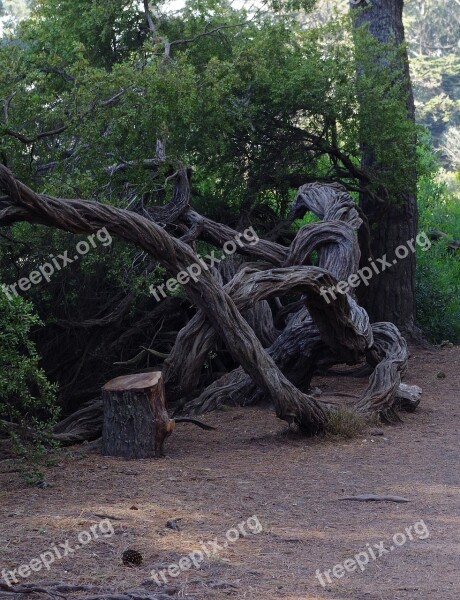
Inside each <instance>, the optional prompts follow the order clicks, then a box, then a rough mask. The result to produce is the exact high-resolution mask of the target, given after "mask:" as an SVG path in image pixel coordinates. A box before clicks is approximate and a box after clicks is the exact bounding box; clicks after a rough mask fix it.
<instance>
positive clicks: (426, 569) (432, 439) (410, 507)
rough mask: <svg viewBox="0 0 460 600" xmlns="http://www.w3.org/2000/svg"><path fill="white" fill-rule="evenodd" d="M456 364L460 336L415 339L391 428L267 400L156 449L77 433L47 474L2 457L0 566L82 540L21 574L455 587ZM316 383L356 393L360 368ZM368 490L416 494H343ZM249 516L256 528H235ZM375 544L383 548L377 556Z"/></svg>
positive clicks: (458, 519) (397, 590)
mask: <svg viewBox="0 0 460 600" xmlns="http://www.w3.org/2000/svg"><path fill="white" fill-rule="evenodd" d="M459 368H460V348H458V347H455V348H451V349H449V348H446V349H443V350H436V349H435V350H433V351H428V350H418V349H415V350H413V351H412V356H411V359H410V368H409V372H408V374H407V376H406V377H405V381H406V382H407V383H416V384H418V385H420V386H421V387H422V388H423V400H422V404H421V405H420V407H419V409H418V411H417V412H416V413H415V414H410V415H404V416H403V418H404V423H403V424H401V425H398V426H396V427H384V428H383V431H384V435H370V433H369V432H368V433H366V434H364V435H361V436H359V437H357V438H354V439H351V440H343V439H314V440H306V439H303V438H301V437H299V436H298V435H296V434H293V433H289V432H288V431H287V429H286V425H285V424H284V423H283V422H281V421H279V420H278V419H277V418H276V417H275V416H274V414H273V412H272V411H271V410H269V409H244V408H238V409H231V410H230V409H229V410H225V411H219V412H217V413H212V414H210V415H206V416H205V417H204V420H206V422H208V423H210V424H212V425H216V426H218V431H211V432H208V431H202V430H200V429H198V428H195V427H194V426H192V425H189V424H180V425H178V426H177V428H176V431H175V433H174V435H173V436H172V437H171V438H170V439H169V441H168V443H167V448H166V450H167V455H168V456H167V458H164V459H162V460H139V461H124V460H118V459H111V458H104V457H101V456H100V455H99V454H98V453H97V452H95V451H90V450H88V449H85V448H84V447H75V448H72V449H71V450H70V451H65V452H62V454H60V455H59V456H58V459H57V464H56V465H54V466H50V467H47V468H46V482H48V483H49V484H50V486H49V487H44V488H28V487H26V486H25V484H24V483H23V482H22V481H21V480H20V479H19V478H18V475H17V473H11V472H10V473H8V472H7V471H8V469H9V467H8V465H9V463H0V471H1V473H0V498H1V505H0V518H1V521H0V523H1V525H0V570H1V569H7V570H13V569H17V568H18V567H19V566H20V565H23V564H29V563H30V561H31V560H32V559H34V558H36V557H39V556H40V554H42V553H43V552H46V551H49V549H50V548H51V547H52V546H53V545H56V546H59V544H64V543H65V542H66V541H67V540H68V541H69V544H68V546H67V547H69V546H70V547H72V549H74V550H75V551H74V552H72V553H71V554H69V555H68V556H67V557H65V558H62V559H61V560H56V561H55V562H54V563H53V564H52V565H51V567H50V569H49V571H48V570H45V569H44V568H42V570H41V571H39V572H34V573H33V574H32V575H31V576H30V577H28V578H27V579H21V578H20V577H19V579H20V580H21V582H22V583H35V582H45V581H46V582H58V581H63V582H74V583H75V582H79V583H87V584H96V585H101V586H106V587H111V588H116V589H117V590H120V591H121V590H128V589H129V590H132V589H138V590H144V592H145V591H146V590H148V591H149V592H151V593H152V594H156V593H161V594H166V596H163V597H168V596H169V597H171V598H196V599H199V600H201V599H203V600H208V599H215V598H235V599H238V600H239V599H247V600H249V599H257V600H259V599H260V600H275V599H284V600H350V599H352V600H399V599H401V600H402V599H413V600H428V599H429V600H451V599H452V600H454V599H455V600H458V598H459V597H460V461H459V444H460V435H459V432H460V374H459ZM440 371H443V372H444V373H445V375H446V376H445V378H438V376H437V375H438V373H439V372H440ZM314 384H315V385H317V386H318V387H320V388H321V389H322V390H323V392H324V394H325V395H333V393H334V391H340V392H345V393H346V392H349V393H358V392H359V390H360V389H362V387H363V385H364V384H365V382H363V380H356V379H350V378H343V377H341V378H335V377H334V378H327V379H326V378H321V379H317V380H315V381H314ZM368 493H371V494H392V495H398V496H404V497H406V498H408V499H410V502H408V503H394V502H353V501H341V500H340V498H342V497H343V496H347V495H356V494H368ZM107 517H109V518H110V523H108V522H107V521H104V520H105V519H106V518H107ZM251 517H253V518H252V520H248V519H250V518H251ZM170 519H176V520H179V519H181V520H180V521H178V523H179V525H180V530H179V531H176V530H174V529H171V528H168V527H166V526H165V525H166V522H167V521H168V520H170ZM101 521H104V522H105V525H104V527H106V529H104V531H106V532H107V533H108V534H109V535H106V536H104V535H102V530H103V524H101ZM242 523H244V529H243V531H244V532H245V533H246V534H247V535H243V533H242V532H241V531H240V532H239V533H238V529H237V530H236V531H235V529H234V528H235V527H236V528H237V527H238V525H239V524H242ZM259 525H260V527H259ZM91 527H93V531H92V533H90V532H91V530H90V528H91ZM111 527H113V532H114V534H113V535H110V533H111V531H112V530H111V529H110V528H111ZM98 528H99V530H98ZM260 528H262V531H260V532H257V531H258V530H259V529H260ZM109 529H110V531H108V530H109ZM98 531H99V534H98V538H97V539H94V538H95V536H96V534H97V532H98ZM81 532H86V533H85V534H84V535H83V536H82V535H81ZM395 534H396V535H395ZM397 534H399V535H397ZM79 535H80V539H79V538H78V537H77V536H79ZM88 535H89V536H91V537H92V540H91V541H89V542H88ZM226 535H228V538H229V539H230V540H231V541H227V544H226V547H225V548H219V549H217V547H216V546H215V545H214V550H215V552H214V553H212V554H211V553H210V550H211V549H212V548H211V547H212V544H210V542H213V541H214V540H215V539H216V538H217V542H218V544H219V546H224V543H225V541H226ZM85 536H86V537H85ZM238 536H239V539H236V537H238ZM79 541H87V542H88V543H86V544H85V543H81V544H78V542H79ZM382 543H383V544H382ZM77 544H78V545H80V546H81V547H80V548H78V549H75V546H76V545H77ZM202 544H204V548H205V549H206V550H207V553H208V554H209V556H206V553H205V552H204V551H203V557H204V558H203V561H201V562H200V560H199V558H200V556H199V553H198V552H196V551H198V550H200V548H201V550H203V545H202ZM398 544H400V545H399V546H398ZM382 547H383V548H385V550H388V551H386V552H384V553H383V554H382V556H378V554H379V553H380V552H381V551H382V550H381V549H382ZM390 547H392V548H393V550H390ZM127 549H135V550H138V551H139V552H140V553H141V554H142V556H143V564H142V565H141V566H134V567H130V566H124V565H123V563H122V560H121V556H122V553H123V552H124V551H125V550H127ZM371 549H372V551H373V552H374V555H375V556H376V558H375V559H374V558H372V555H371ZM61 551H62V552H64V550H61ZM192 551H195V552H196V553H195V554H194V555H193V556H194V558H195V562H196V564H197V565H198V566H199V568H196V567H195V566H192V568H191V569H188V570H187V569H186V568H185V567H186V566H188V563H187V559H185V560H183V561H182V566H183V567H184V568H183V569H182V571H180V572H179V569H177V570H175V569H174V566H173V569H172V572H173V574H176V575H177V576H176V577H171V576H170V575H169V574H168V571H167V569H168V567H170V565H174V564H177V563H178V562H179V560H180V559H181V558H182V559H184V557H187V555H189V553H190V552H192ZM362 552H365V555H363V554H361V555H359V553H362ZM356 555H359V556H358V559H359V560H360V561H361V563H364V562H365V560H366V559H365V557H367V559H368V560H369V562H368V564H365V565H364V564H363V569H364V570H363V571H362V570H361V569H360V568H359V566H358V565H357V564H356V562H355V569H353V562H350V560H352V561H356V559H355V558H354V557H355V556H356ZM347 560H348V562H346V563H345V567H346V568H345V567H344V561H347ZM334 568H335V573H336V574H337V576H334V572H332V569H334ZM162 569H166V571H165V572H164V573H165V578H166V579H167V583H166V584H163V585H161V586H158V585H157V583H156V582H155V581H154V580H153V579H152V578H151V571H152V570H155V571H156V573H157V574H158V572H159V571H161V570H162ZM317 569H319V571H320V572H324V571H327V570H331V571H330V573H329V578H330V581H331V583H329V582H328V581H327V576H325V575H323V576H322V577H323V581H324V583H325V586H324V587H323V586H322V585H321V583H320V581H319V578H318V577H316V576H315V573H316V571H317ZM158 577H159V581H160V583H161V582H162V580H161V576H160V575H158ZM3 582H4V580H3ZM0 597H2V593H1V592H0ZM5 597H6V596H5Z"/></svg>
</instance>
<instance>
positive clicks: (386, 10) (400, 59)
mask: <svg viewBox="0 0 460 600" xmlns="http://www.w3.org/2000/svg"><path fill="white" fill-rule="evenodd" d="M350 6H351V9H352V16H353V27H354V32H355V41H356V40H357V36H358V35H359V32H360V31H361V30H362V29H363V28H367V31H368V32H369V34H370V35H371V36H372V38H374V39H375V40H376V42H378V43H380V44H381V46H379V56H378V59H377V61H375V62H374V64H372V65H369V61H368V60H366V57H365V55H364V53H365V52H367V51H368V48H367V50H366V44H363V45H361V46H360V44H359V43H355V48H356V60H357V76H358V89H359V87H360V86H359V83H360V80H361V81H365V78H367V77H369V76H373V77H376V75H377V76H378V73H379V69H380V70H381V73H382V78H384V77H386V80H388V72H390V73H392V74H395V75H394V79H393V81H392V82H390V84H389V88H388V94H392V93H393V94H394V93H395V91H397V93H399V96H400V102H401V105H402V109H403V110H402V112H403V113H405V114H406V115H407V118H408V119H409V121H410V122H411V123H412V124H415V108H414V98H413V92H412V84H411V80H410V74H409V61H408V56H407V51H406V49H405V48H404V27H403V21H402V12H403V0H372V2H368V0H362V1H361V2H359V1H358V2H356V0H350ZM371 70H372V74H371V73H370V71H371ZM367 85H368V84H367ZM358 93H359V92H358ZM359 99H360V102H361V109H362V111H361V112H362V113H363V112H365V111H366V112H367V115H370V118H371V119H373V122H374V124H375V122H376V120H378V119H379V118H380V115H381V114H383V112H384V110H385V108H384V106H385V102H386V100H387V99H388V98H386V97H385V96H382V97H381V98H380V99H379V102H380V101H381V106H380V107H379V105H378V103H377V105H375V104H374V105H373V106H372V107H369V106H368V107H366V106H363V103H364V102H366V99H365V97H364V96H362V95H361V96H360V98H359ZM404 109H405V110H404ZM408 131H413V133H408V135H407V139H398V140H397V141H395V142H394V144H395V148H396V144H397V145H399V148H398V151H400V152H401V153H402V155H404V156H405V158H406V161H407V165H410V166H409V168H406V169H405V170H404V172H403V173H402V175H401V182H400V185H399V188H398V191H397V192H396V193H394V192H393V191H391V192H390V193H389V197H387V198H386V201H384V202H383V203H382V205H380V206H379V203H377V202H376V200H375V195H374V194H371V193H366V192H365V193H362V194H361V198H360V201H361V206H362V208H363V210H364V212H365V214H366V216H367V218H368V221H369V226H370V230H371V250H372V254H373V255H374V257H375V258H380V257H383V256H384V255H386V257H387V260H388V262H389V263H392V266H391V267H388V268H387V269H386V270H385V271H383V272H381V273H379V274H378V275H376V276H374V277H373V278H372V279H371V280H370V282H369V287H364V286H361V289H359V290H358V297H359V300H360V304H362V305H363V306H364V308H365V309H366V311H367V312H368V314H369V317H370V320H371V322H375V321H390V322H392V323H395V324H396V325H397V326H398V328H399V329H400V330H401V331H402V332H403V333H404V334H406V335H409V336H412V335H414V334H415V331H416V329H415V253H414V252H412V251H409V253H408V255H407V257H406V258H400V257H398V256H397V255H396V254H395V250H396V249H397V248H398V246H401V245H402V246H406V247H407V242H408V241H410V240H414V239H415V237H416V232H417V222H418V213H417V200H416V191H417V173H416V158H417V157H416V139H415V128H413V130H409V129H408ZM362 135H363V137H362V140H361V141H362V145H361V148H362V167H363V169H364V170H366V171H367V172H372V171H373V172H374V173H377V174H378V175H380V180H381V181H383V182H384V181H385V173H388V172H389V171H394V164H393V165H389V164H385V161H384V160H383V161H382V159H381V158H380V160H377V159H376V152H375V147H373V146H372V143H369V142H365V141H364V140H365V139H366V124H365V123H364V126H363V129H362ZM401 144H402V145H403V146H401ZM389 150H390V154H391V148H389ZM381 156H382V154H381V153H380V157H381ZM387 156H388V155H387ZM380 192H382V188H381V189H380ZM383 195H384V194H383Z"/></svg>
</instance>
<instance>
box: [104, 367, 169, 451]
mask: <svg viewBox="0 0 460 600" xmlns="http://www.w3.org/2000/svg"><path fill="white" fill-rule="evenodd" d="M102 400H103V403H104V422H103V427H102V454H104V455H105V456H122V457H123V458H153V457H156V458H159V457H160V456H163V444H164V442H165V439H166V438H167V437H168V435H170V433H171V432H172V430H173V429H174V421H171V420H170V419H169V416H168V412H167V411H166V405H165V394H164V384H163V376H162V373H161V372H160V371H156V372H153V373H141V374H139V375H128V376H125V377H117V378H116V379H112V380H111V381H109V382H108V383H106V384H105V386H104V387H103V388H102Z"/></svg>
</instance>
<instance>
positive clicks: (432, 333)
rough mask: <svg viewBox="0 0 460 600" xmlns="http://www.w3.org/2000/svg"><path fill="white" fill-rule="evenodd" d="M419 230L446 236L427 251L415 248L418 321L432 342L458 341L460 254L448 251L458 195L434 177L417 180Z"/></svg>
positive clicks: (458, 225) (455, 234) (457, 231)
mask: <svg viewBox="0 0 460 600" xmlns="http://www.w3.org/2000/svg"><path fill="white" fill-rule="evenodd" d="M418 202H419V212H420V221H419V230H420V231H425V232H427V233H429V232H430V230H432V229H436V230H440V231H442V232H444V233H446V234H447V236H448V237H447V238H445V239H441V240H439V241H433V242H432V244H431V248H430V249H429V250H427V251H426V252H423V251H421V250H420V249H419V248H418V249H417V279H416V286H417V287H416V289H417V321H418V324H419V326H420V327H421V328H422V330H423V331H424V333H425V334H426V335H427V337H428V338H429V339H431V340H432V341H434V342H441V341H442V340H450V341H452V342H454V343H458V342H460V251H459V250H452V249H449V248H448V243H449V241H451V240H452V239H457V240H458V239H460V196H459V195H458V194H454V193H452V192H449V190H448V187H447V185H446V183H444V182H440V181H439V178H438V177H437V176H436V174H433V175H431V176H423V177H421V178H420V179H419V189H418Z"/></svg>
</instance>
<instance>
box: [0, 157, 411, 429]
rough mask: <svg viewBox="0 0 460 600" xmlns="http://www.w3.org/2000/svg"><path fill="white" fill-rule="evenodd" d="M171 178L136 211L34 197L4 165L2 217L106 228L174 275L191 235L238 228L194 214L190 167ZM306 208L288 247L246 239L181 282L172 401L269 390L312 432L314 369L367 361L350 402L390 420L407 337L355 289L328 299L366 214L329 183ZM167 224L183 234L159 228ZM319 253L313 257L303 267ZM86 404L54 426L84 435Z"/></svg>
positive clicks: (211, 400)
mask: <svg viewBox="0 0 460 600" xmlns="http://www.w3.org/2000/svg"><path fill="white" fill-rule="evenodd" d="M174 178H175V182H176V185H175V189H174V194H173V198H172V201H171V202H170V203H169V204H168V205H167V206H164V207H154V208H149V209H145V210H144V214H142V215H141V214H137V213H134V212H130V211H127V210H122V209H117V208H114V207H111V206H107V205H102V204H96V203H92V202H86V201H84V200H62V199H59V198H52V197H49V196H44V195H39V194H36V193H35V192H33V191H32V190H30V189H29V188H28V187H26V186H25V185H24V184H22V183H20V182H19V181H17V180H16V179H15V178H14V176H13V175H12V174H11V173H10V172H9V171H8V169H6V168H5V167H3V166H0V194H1V200H0V226H2V225H10V224H12V223H14V222H17V221H29V222H32V223H39V224H44V225H48V226H52V227H58V228H61V229H63V230H66V231H70V232H74V233H91V232H95V231H97V230H98V229H100V228H102V227H106V228H107V230H108V231H109V233H110V234H112V235H113V236H117V237H120V238H122V239H124V240H125V241H128V242H131V243H133V244H135V245H136V246H138V247H139V248H141V249H142V250H143V251H144V252H147V253H149V254H150V255H151V256H152V258H153V259H155V260H157V261H158V262H159V263H160V264H161V265H162V266H163V267H165V268H166V269H167V271H169V272H170V273H171V274H172V275H176V274H177V273H179V272H180V271H184V270H186V269H187V267H190V266H191V265H192V264H194V263H197V262H198V257H197V255H196V254H195V252H194V251H193V249H192V248H191V247H190V246H189V245H188V244H190V243H192V244H193V242H194V241H195V240H198V239H200V240H204V241H207V242H211V243H212V244H214V245H215V246H217V247H223V246H224V244H225V243H226V242H228V241H232V240H234V239H235V237H236V236H237V233H238V232H236V231H235V230H233V229H232V228H230V227H228V226H226V225H223V224H220V223H216V222H214V221H212V220H210V219H207V218H206V217H203V216H202V215H199V214H198V213H197V212H196V211H194V209H193V208H192V207H191V205H190V181H189V179H190V172H189V171H186V170H179V171H178V172H177V173H176V174H174ZM307 210H310V211H312V212H314V213H315V214H316V215H317V216H319V217H320V218H321V219H322V221H321V222H319V223H313V224H311V225H307V226H304V227H302V228H301V229H300V230H299V231H298V232H297V234H296V235H295V237H294V239H293V241H292V243H291V244H290V246H289V247H287V246H283V245H281V244H278V243H276V242H273V241H268V240H263V239H260V240H259V241H258V242H257V243H255V244H251V245H244V244H243V245H241V246H238V248H237V249H236V252H237V253H239V254H240V255H241V256H244V257H246V258H249V259H250V260H251V261H252V262H248V263H244V262H241V261H236V262H235V264H232V265H230V261H229V262H228V263H225V264H226V265H228V266H225V267H223V268H221V270H220V271H219V272H217V271H216V270H215V269H203V270H202V272H201V274H200V275H199V277H198V278H195V279H193V278H192V279H191V280H190V282H189V283H188V284H187V285H186V286H185V288H184V289H185V292H186V294H187V297H188V299H189V300H190V301H191V302H192V303H193V304H194V305H195V307H196V309H197V312H196V314H195V316H194V317H192V318H191V319H190V320H189V322H188V323H187V324H186V325H185V327H183V328H182V330H181V331H180V332H179V334H178V335H177V338H176V342H175V344H174V347H173V349H172V351H171V353H170V354H169V356H168V358H167V359H166V361H165V364H164V366H163V375H164V379H165V383H166V391H167V398H168V402H171V400H174V399H175V400H178V399H182V403H184V400H187V399H190V397H191V394H194V395H196V392H198V393H199V395H198V397H197V398H195V400H192V401H191V402H188V404H187V410H190V412H198V413H199V412H205V411H206V410H212V409H213V408H216V407H217V406H219V405H220V404H222V403H226V404H228V403H239V404H244V403H252V402H255V401H256V400H258V399H260V398H265V399H266V400H268V401H269V402H271V404H272V405H273V406H274V407H275V410H276V414H277V415H278V417H280V418H281V419H283V420H285V421H286V422H288V423H289V424H291V423H295V424H297V425H298V426H299V428H300V429H301V430H302V431H304V432H305V433H307V434H315V433H317V432H319V431H321V430H322V429H324V427H325V426H326V423H327V418H328V412H329V411H330V410H334V409H333V407H332V406H331V405H329V404H326V403H324V402H321V401H320V400H318V399H317V398H314V397H313V396H311V395H309V394H308V388H309V385H310V381H311V378H312V376H313V375H314V373H315V372H316V371H317V370H318V369H321V368H323V369H324V368H326V367H330V366H332V365H334V364H340V363H347V364H350V365H355V364H362V363H363V362H364V361H367V363H368V364H369V365H370V366H371V368H372V374H371V377H370V380H369V385H368V388H367V390H366V392H365V393H364V394H363V396H362V397H361V398H360V399H359V400H358V401H357V402H356V403H355V408H356V410H357V411H358V412H361V413H364V414H369V413H374V414H377V415H379V416H380V417H381V418H382V419H383V420H395V419H397V415H396V409H397V408H399V407H400V406H401V404H400V403H399V404H398V401H397V398H398V393H399V392H400V384H401V376H402V375H403V374H404V371H405V368H406V364H407V346H406V343H405V341H404V338H402V336H401V334H400V333H399V331H398V330H397V328H396V327H395V326H394V325H392V324H391V323H377V324H373V325H372V326H371V324H370V322H369V317H368V315H367V313H366V311H365V310H364V309H363V308H362V307H360V306H359V305H358V304H357V302H356V300H355V298H354V296H353V294H352V293H351V292H350V293H346V294H339V293H337V296H336V299H334V300H333V301H329V300H328V299H327V298H326V296H325V295H324V292H323V290H324V288H329V287H331V286H336V285H337V283H338V281H341V280H345V279H346V278H348V277H349V276H350V275H351V274H353V273H355V272H356V270H357V269H358V267H359V265H360V262H361V261H362V259H363V256H362V253H361V249H360V246H359V243H358V232H359V231H360V230H363V228H364V230H366V231H367V232H368V230H367V223H366V221H365V217H364V216H363V215H362V212H361V211H360V209H359V208H358V207H357V205H356V203H355V202H354V201H353V199H352V198H351V197H350V196H349V194H348V193H347V192H346V191H345V190H344V189H343V188H342V187H341V186H338V185H336V184H319V183H310V184H307V185H304V186H302V187H301V188H300V189H299V193H298V195H297V197H296V200H295V202H294V204H293V206H292V210H291V219H295V218H297V217H298V216H302V215H303V214H305V212H306V211H307ZM172 224H175V226H176V227H175V229H176V231H179V232H180V235H181V236H182V238H181V239H178V238H176V237H173V235H172V234H171V233H168V231H169V228H165V225H168V226H170V225H172ZM171 229H172V230H173V229H174V227H172V228H171ZM184 231H185V233H184ZM185 242H187V243H185ZM315 252H316V254H317V260H318V264H317V266H315V265H312V264H311V263H312V255H313V253H315ZM293 299H294V301H293ZM283 300H285V302H286V304H285V305H283ZM286 307H290V308H289V309H288V310H286V309H285V308H286ZM278 311H279V312H280V313H281V312H282V314H283V316H282V319H281V320H280V319H275V318H274V317H275V316H276V313H277V312H278ZM283 321H284V322H283ZM275 322H276V323H277V325H276V327H275ZM264 347H265V348H264ZM219 348H223V349H225V352H226V353H227V355H226V356H227V357H228V359H231V361H230V362H229V360H227V358H226V360H225V363H226V364H227V365H229V366H230V368H229V372H228V373H226V374H225V375H223V376H222V377H220V378H219V379H218V380H217V381H214V382H212V383H211V384H210V385H208V387H207V388H206V389H204V390H203V386H202V381H203V371H204V367H205V364H206V361H207V360H208V357H209V355H210V353H211V352H212V351H215V350H216V349H219ZM219 365H220V367H219V369H220V370H221V366H222V365H223V367H224V368H225V364H224V363H223V362H222V360H221V359H219ZM125 366H126V365H125ZM200 386H201V390H200ZM200 392H201V393H200ZM192 397H193V396H192ZM399 402H400V401H399ZM412 406H414V407H415V401H412ZM87 410H88V411H89V412H88V413H84V412H83V413H80V415H79V416H78V417H77V420H76V421H74V420H73V419H72V418H70V420H68V421H67V423H64V424H62V423H61V424H59V425H58V428H57V431H56V432H55V433H56V435H57V436H59V435H61V437H62V439H63V441H65V440H66V439H67V441H68V439H70V437H71V436H72V435H73V436H74V438H73V439H76V438H78V437H83V436H85V435H87V434H85V431H84V430H85V427H86V428H87V426H88V424H87V423H85V421H84V419H85V415H86V414H89V413H90V410H93V411H95V412H96V413H97V412H98V411H99V417H98V418H100V406H98V405H97V403H93V405H92V408H91V409H89V407H87ZM81 419H83V421H81ZM79 420H80V426H78V421H79ZM95 429H97V427H95ZM92 434H93V435H94V430H93V433H92ZM96 437H97V436H96Z"/></svg>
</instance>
